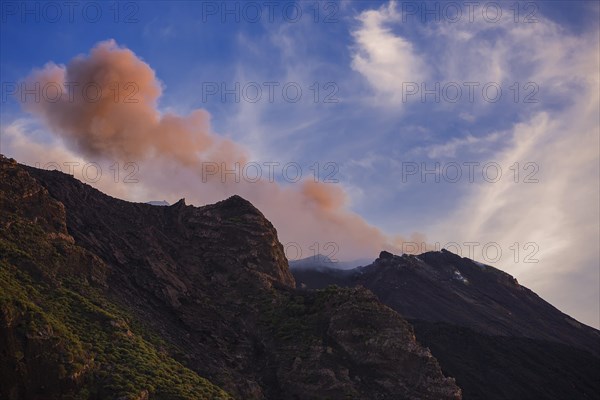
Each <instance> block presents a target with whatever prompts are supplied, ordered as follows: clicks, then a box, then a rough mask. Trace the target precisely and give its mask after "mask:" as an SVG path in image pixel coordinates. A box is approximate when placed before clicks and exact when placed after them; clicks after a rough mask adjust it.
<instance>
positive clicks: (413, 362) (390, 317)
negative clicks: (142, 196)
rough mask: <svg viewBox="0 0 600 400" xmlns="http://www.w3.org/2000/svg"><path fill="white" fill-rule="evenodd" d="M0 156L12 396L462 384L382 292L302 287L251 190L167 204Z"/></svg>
mask: <svg viewBox="0 0 600 400" xmlns="http://www.w3.org/2000/svg"><path fill="white" fill-rule="evenodd" d="M0 167H1V168H0V178H1V179H0V182H1V183H0V189H1V192H0V199H2V203H1V204H0V208H1V209H2V216H3V217H2V219H0V223H1V224H2V225H1V226H0V228H1V231H0V245H1V246H2V247H1V249H2V254H1V255H0V263H1V264H0V273H2V274H3V278H5V279H4V280H3V281H2V283H1V285H2V286H0V288H1V289H2V291H1V292H0V310H1V311H2V314H1V315H0V316H1V317H2V318H1V319H0V335H1V336H0V337H1V339H0V365H2V367H0V383H1V385H0V398H7V399H17V398H19V399H33V398H36V396H37V397H40V396H43V397H44V398H49V399H58V398H64V397H65V396H67V395H74V396H78V397H81V398H90V399H100V398H121V397H123V398H140V399H141V398H153V397H154V398H169V399H183V398H186V399H188V398H207V399H208V398H211V399H212V398H214V399H217V398H222V399H224V398H229V395H232V396H233V397H234V398H240V399H323V398H331V399H347V398H361V399H363V398H364V399H366V398H369V399H394V400H396V399H431V400H434V399H436V400H437V399H460V398H461V390H460V389H459V388H458V386H457V385H456V384H455V383H454V380H453V379H452V378H447V377H445V376H444V375H443V374H442V372H441V369H440V367H439V365H438V363H437V361H436V359H435V358H433V356H432V355H431V353H430V352H429V351H428V350H427V349H425V348H423V347H421V346H420V345H419V344H418V343H417V341H416V340H415V336H414V332H413V329H412V327H411V326H410V324H408V323H407V322H406V321H405V320H404V319H402V318H401V317H400V316H399V315H398V314H397V313H395V312H394V311H392V310H391V309H389V308H388V307H386V306H384V305H383V304H381V303H380V302H379V301H378V300H377V299H376V298H375V297H374V296H373V295H372V294H371V293H370V292H368V291H365V290H364V289H341V288H328V289H327V290H324V291H317V292H314V291H305V290H297V289H295V285H296V282H295V280H294V278H293V276H292V275H291V273H290V271H289V269H288V264H287V260H286V258H285V256H284V252H283V247H282V245H281V244H280V243H279V241H278V239H277V232H276V230H275V228H274V227H273V226H272V225H271V224H270V222H269V221H267V220H266V219H265V217H264V216H263V215H262V213H260V211H258V210H257V209H256V208H255V207H253V206H252V204H250V203H249V202H247V201H246V200H244V199H242V198H241V197H239V196H233V197H231V198H229V199H227V200H224V201H222V202H219V203H217V204H213V205H208V206H204V207H192V206H187V205H186V204H185V201H183V200H181V201H179V202H177V203H176V204H174V205H172V206H164V207H156V206H152V205H148V204H141V203H140V204H137V203H129V202H125V201H121V200H117V199H114V198H111V197H110V196H106V195H104V194H102V193H100V192H98V191H97V190H95V189H93V188H91V187H90V186H88V185H85V184H82V183H81V182H79V181H77V180H75V179H73V178H72V177H69V176H67V175H65V174H62V173H60V172H54V171H52V172H50V171H42V170H37V169H34V168H29V167H23V166H20V165H19V164H17V163H16V162H14V161H11V160H7V159H6V158H3V157H2V158H0ZM17 228H18V229H17ZM36 249H41V250H36ZM36 313H37V314H36ZM40 321H41V322H40ZM44 321H46V322H44ZM32 324H33V325H35V326H34V327H31V329H30V328H27V327H26V326H29V325H32ZM24 326H25V328H24ZM35 335H37V336H35ZM38 336H41V337H43V338H46V339H47V340H46V339H44V341H43V343H44V345H43V346H41V347H40V346H39V345H37V344H35V343H37V342H35V340H37V339H35V338H37V337H38ZM61 349H63V350H61ZM44 369H48V370H57V371H59V374H58V375H57V376H54V375H52V374H50V375H48V374H46V375H43V376H45V377H46V378H44V379H46V380H45V381H43V382H42V381H37V380H36V378H34V376H37V372H39V371H41V370H44ZM173 376H176V377H178V378H177V379H176V380H173ZM205 378H206V379H205ZM222 389H224V391H223V390H222ZM191 390H193V392H191ZM225 392H227V393H225Z"/></svg>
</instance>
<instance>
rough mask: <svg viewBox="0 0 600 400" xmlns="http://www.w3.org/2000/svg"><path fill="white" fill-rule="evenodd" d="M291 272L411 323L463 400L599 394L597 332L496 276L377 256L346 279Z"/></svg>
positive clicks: (431, 256) (449, 264)
mask: <svg viewBox="0 0 600 400" xmlns="http://www.w3.org/2000/svg"><path fill="white" fill-rule="evenodd" d="M293 273H294V275H295V277H296V281H297V284H298V285H299V286H300V285H304V286H305V287H308V288H319V287H325V286H327V285H328V284H336V285H340V286H347V287H353V286H362V287H365V288H367V289H370V290H371V291H372V292H373V293H375V294H376V295H377V296H378V298H379V299H380V300H381V301H382V302H383V303H384V304H386V305H388V306H390V307H391V308H393V309H394V310H396V311H397V312H398V313H399V314H400V315H402V316H403V317H405V318H406V319H407V320H409V322H411V324H412V325H413V326H414V327H415V332H416V335H417V339H418V340H419V342H421V343H423V344H425V345H426V346H428V347H429V348H430V349H431V350H432V353H433V355H434V356H435V357H436V358H437V359H438V360H439V361H440V364H441V366H442V369H443V370H444V372H445V373H447V374H450V375H451V376H454V377H456V379H457V383H458V384H459V386H460V387H461V388H463V389H464V392H463V396H464V398H465V399H515V398H518V399H537V398H540V399H542V398H543V399H562V398H573V399H575V398H577V399H588V398H594V396H596V394H595V393H598V392H600V379H598V377H599V376H600V358H598V357H599V354H600V351H599V345H600V332H599V331H597V330H595V329H593V328H590V327H588V326H585V325H583V324H581V323H579V322H577V321H575V320H574V319H572V318H571V317H569V316H567V315H566V314H563V313H561V312H560V311H558V310H557V309H556V308H554V307H552V306H551V305H550V304H548V303H547V302H545V301H544V300H542V299H541V298H540V297H539V296H537V295H536V294H535V293H533V292H532V291H531V290H529V289H527V288H525V287H523V286H521V285H519V283H518V282H517V281H516V279H514V278H513V277H512V276H510V275H508V274H506V273H504V272H502V271H500V270H498V269H495V268H493V267H490V266H487V265H483V264H479V263H476V262H474V261H472V260H469V259H467V258H461V257H459V256H457V255H455V254H452V253H450V252H448V251H446V250H443V251H441V252H429V253H425V254H421V255H419V256H408V255H405V256H395V255H392V254H390V253H387V252H382V253H381V255H380V257H379V258H378V259H377V260H375V261H374V262H373V263H372V264H370V265H368V266H365V267H359V268H356V269H354V270H352V271H337V270H335V269H332V268H325V267H322V266H315V268H313V269H309V268H306V267H305V268H303V269H298V270H296V269H294V270H293ZM567 369H568V371H567Z"/></svg>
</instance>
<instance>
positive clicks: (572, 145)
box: [0, 1, 600, 327]
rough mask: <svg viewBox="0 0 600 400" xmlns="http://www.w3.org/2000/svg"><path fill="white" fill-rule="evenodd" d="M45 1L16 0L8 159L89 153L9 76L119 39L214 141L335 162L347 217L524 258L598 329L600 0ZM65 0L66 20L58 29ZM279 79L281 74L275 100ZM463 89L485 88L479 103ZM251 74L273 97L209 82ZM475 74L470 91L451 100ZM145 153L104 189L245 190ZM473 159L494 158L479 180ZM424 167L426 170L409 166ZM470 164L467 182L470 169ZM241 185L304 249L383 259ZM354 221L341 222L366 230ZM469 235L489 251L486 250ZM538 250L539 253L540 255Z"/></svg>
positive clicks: (520, 267)
mask: <svg viewBox="0 0 600 400" xmlns="http://www.w3.org/2000/svg"><path fill="white" fill-rule="evenodd" d="M47 4H48V3H46V2H29V3H27V7H28V10H30V11H31V12H29V13H26V12H24V9H23V7H24V6H23V3H22V2H10V1H9V2H3V3H2V20H1V21H2V23H1V27H0V32H1V38H0V47H1V55H0V68H1V70H0V72H1V80H2V84H3V87H2V91H3V92H2V95H3V97H2V104H1V106H2V110H1V111H0V117H1V121H0V122H1V124H0V125H1V127H2V137H1V139H0V145H1V147H2V149H1V151H2V153H5V154H7V155H9V156H13V157H15V158H17V159H19V160H20V161H22V162H25V163H30V164H35V162H40V163H41V164H44V163H45V162H49V161H56V160H54V159H48V158H43V157H41V156H40V154H43V152H36V151H34V150H33V149H34V148H35V149H50V150H48V151H47V153H46V154H47V157H50V156H49V155H50V154H51V155H52V157H59V158H60V157H67V158H69V157H72V158H77V159H79V157H81V158H82V159H83V160H87V161H90V160H91V159H90V155H89V154H84V152H82V151H81V149H80V148H78V147H77V146H76V145H74V144H73V143H69V142H68V141H67V140H65V137H64V136H61V132H57V131H56V127H54V128H53V127H52V126H49V125H48V123H47V121H44V118H43V117H42V118H41V117H40V115H36V114H35V112H34V113H29V112H27V111H26V107H23V105H22V104H20V102H19V101H18V99H15V97H14V96H9V95H8V94H7V91H8V86H6V85H7V84H9V83H14V82H19V81H20V80H23V79H24V78H26V77H27V76H29V75H30V74H31V72H32V70H33V69H35V68H43V67H44V66H45V65H46V63H48V62H53V63H55V64H58V65H59V66H60V65H64V64H67V65H68V63H69V62H70V60H72V59H73V57H75V56H77V55H80V54H83V55H87V54H89V53H90V51H91V50H92V49H93V48H94V47H95V46H97V44H98V43H100V42H103V41H106V40H109V39H113V40H114V41H115V42H116V45H117V46H120V47H122V48H127V49H129V50H131V51H132V52H133V53H135V55H136V56H137V57H138V58H139V59H141V60H143V61H144V62H145V63H147V64H148V65H149V67H150V68H151V69H152V70H154V72H155V74H156V78H157V79H158V80H159V81H160V84H161V86H162V95H161V96H160V97H159V99H158V106H157V108H158V111H159V112H161V113H168V112H171V113H175V114H178V115H182V116H185V115H188V114H189V113H191V112H192V111H193V110H196V109H204V110H206V111H207V112H208V113H209V114H210V125H211V130H212V131H213V132H214V134H215V135H217V136H218V137H220V138H229V139H231V140H232V141H233V142H235V143H236V144H237V145H239V146H240V147H243V148H244V149H245V150H244V151H245V152H246V153H247V154H248V155H249V158H250V159H251V160H255V161H257V162H260V163H263V162H270V161H273V162H280V163H282V164H286V163H289V162H296V163H298V164H300V165H302V166H303V171H304V174H309V169H308V168H309V166H311V165H313V164H314V163H315V162H317V163H319V165H320V166H321V167H323V166H325V165H326V164H327V163H334V165H335V169H334V172H335V178H336V179H338V180H339V183H337V184H333V185H334V186H335V187H336V188H338V189H339V190H341V191H342V192H343V193H344V197H345V199H346V203H344V205H343V208H344V213H345V214H344V215H343V216H342V215H337V216H336V217H335V218H338V217H339V218H341V219H344V218H347V219H348V218H349V220H352V221H354V218H355V217H354V215H356V216H359V217H360V218H362V219H363V220H364V224H366V225H368V226H369V227H374V228H375V229H377V230H379V231H381V232H382V234H383V235H385V236H387V237H390V238H393V237H395V236H396V235H402V236H404V237H409V236H410V235H413V234H415V233H416V234H418V235H417V236H418V237H421V236H419V235H422V236H423V237H425V239H423V240H424V241H426V242H427V243H428V244H432V243H440V244H447V243H449V242H456V243H458V244H459V245H460V247H461V249H462V252H463V255H464V256H472V257H473V258H475V259H478V260H479V261H482V262H487V263H489V264H491V265H494V266H496V267H499V268H502V269H504V270H506V271H508V272H509V273H511V274H513V275H514V276H515V277H517V278H518V279H519V281H520V282H521V283H523V284H525V285H527V286H529V287H531V288H532V289H533V290H535V291H536V292H538V293H539V294H540V295H542V296H543V297H544V298H547V299H548V300H550V301H551V302H552V303H553V304H554V305H556V306H558V307H559V308H560V309H561V310H564V311H565V312H567V313H569V314H571V315H573V316H575V317H576V318H578V319H580V320H582V321H584V322H586V323H588V324H591V325H594V326H596V327H597V326H598V325H599V323H600V321H599V318H600V317H599V313H600V310H599V308H598V303H599V301H600V298H599V293H598V291H599V289H598V287H599V286H600V281H599V276H598V274H599V272H598V269H599V266H598V262H599V254H598V246H597V242H598V239H599V237H598V235H599V233H598V223H599V220H598V218H599V211H598V202H599V201H600V199H599V198H598V196H599V191H598V153H599V150H598V135H599V133H598V112H599V111H598V94H597V92H598V89H599V87H598V51H599V50H598V34H599V27H598V20H599V10H600V7H599V6H598V3H597V2H593V1H568V2H566V1H564V2H563V1H539V2H520V3H517V4H518V8H517V9H518V11H519V14H518V17H516V16H515V3H513V2H499V3H493V2H481V6H480V7H479V8H477V9H475V11H474V14H473V21H472V22H470V21H469V20H468V18H469V15H468V8H467V6H466V3H465V2H455V3H454V4H456V5H458V7H460V9H461V12H462V17H461V18H460V20H459V21H457V22H454V23H453V22H452V21H451V19H453V18H454V16H455V14H453V12H454V10H453V9H445V7H447V4H448V3H445V2H428V3H427V7H428V8H429V9H436V7H438V9H439V10H440V12H441V13H442V14H440V15H441V16H440V17H439V18H437V19H436V18H435V17H433V16H432V14H428V15H426V16H425V18H424V20H423V18H422V15H421V14H419V12H420V11H421V10H420V9H416V13H415V7H417V8H418V7H423V5H422V4H423V3H422V2H387V1H363V2H360V1H336V2H325V1H322V2H317V3H315V2H297V3H294V2H278V3H277V4H276V5H275V6H274V9H273V19H272V20H270V18H269V16H270V13H269V9H268V8H267V6H265V4H264V2H256V3H252V5H251V6H247V5H246V4H247V3H243V2H234V1H228V2H220V1H217V2H213V1H210V2H206V1H193V2H192V1H175V2H162V1H147V2H135V3H133V2H120V3H116V5H117V6H116V9H115V3H113V2H81V3H79V5H78V6H77V7H76V8H75V9H74V11H73V21H69V9H67V8H66V6H64V5H62V3H60V2H59V3H57V4H58V5H59V8H53V7H55V6H48V5H47ZM255 5H258V6H260V8H261V11H262V13H261V15H260V17H258V16H256V15H255V13H254V11H255V10H256V8H255V7H254V6H255ZM483 7H488V8H486V10H487V12H483V11H482V9H483ZM84 9H85V10H86V12H85V13H84V12H83V10H84ZM298 9H301V10H302V15H301V16H300V17H297V16H296V14H295V12H296V11H297V10H298ZM497 9H499V10H501V12H502V16H501V17H500V18H499V19H496V17H495V15H496V14H495V13H496V10H497ZM56 10H60V12H61V14H62V16H61V17H60V18H59V20H58V21H56V22H53V21H52V20H53V19H54V18H55V11H56ZM98 10H100V15H99V16H98V18H97V19H98V21H96V22H94V21H93V20H94V19H95V18H96V11H98ZM116 10H117V11H118V14H116V15H115V11H116ZM227 10H230V11H231V12H229V13H226V12H224V11H227ZM284 10H285V11H284ZM317 10H318V11H317ZM443 10H446V11H443ZM286 12H287V14H286ZM443 12H447V13H448V14H443ZM316 15H318V20H317V21H315V18H316ZM327 16H329V19H327ZM36 18H37V19H38V20H39V21H36ZM515 18H517V19H516V21H515ZM236 19H239V20H236ZM254 20H256V21H254ZM265 82H275V83H276V84H277V85H278V86H276V87H275V90H274V98H273V101H272V102H270V101H268V86H265V84H264V83H265ZM437 82H439V84H440V90H437V93H438V94H439V96H440V100H439V101H436V99H435V95H434V94H429V95H427V96H426V97H425V98H424V99H422V98H421V90H422V89H423V86H422V85H425V88H426V89H429V90H432V89H435V88H436V86H435V85H436V83H437ZM465 82H471V83H472V84H473V85H477V86H474V87H476V89H474V98H473V101H470V100H469V99H468V95H467V90H468V86H466V85H465ZM236 83H238V84H239V85H240V90H241V92H243V89H244V88H246V89H248V90H249V92H248V93H249V96H250V97H252V96H253V94H254V93H255V92H253V91H252V90H254V88H255V86H253V85H255V84H258V86H260V88H261V90H262V97H261V99H260V100H258V101H257V102H254V103H253V102H250V101H248V100H247V99H246V98H244V97H243V96H242V93H241V92H240V97H242V98H241V99H240V101H239V102H236V101H234V96H233V95H227V96H226V97H225V101H223V100H222V98H221V96H220V93H217V94H214V95H213V94H208V93H207V92H206V91H207V90H208V88H209V87H210V88H214V87H215V86H214V85H215V84H216V85H217V87H219V90H220V85H221V84H224V85H225V87H227V88H229V89H231V88H234V87H235V85H236ZM515 83H516V84H515ZM315 84H316V86H314V85H315ZM285 85H288V86H290V85H292V86H293V87H292V89H294V87H300V88H301V89H302V97H301V99H300V100H299V101H297V102H292V101H290V100H289V99H286V98H285V94H284V93H283V92H282V88H283V87H284V86H285ZM485 85H488V87H490V86H491V89H490V90H491V92H487V93H488V94H489V93H492V96H493V92H494V90H495V88H496V87H499V88H500V89H501V90H502V96H501V97H500V99H499V100H498V101H494V102H492V101H490V98H488V99H486V98H484V97H483V94H482V91H481V88H482V87H484V86H485ZM457 86H458V87H460V88H461V90H462V96H461V97H460V98H459V99H458V100H457V101H456V102H453V101H452V98H453V96H454V93H455V92H454V91H455V90H456V87H457ZM316 88H318V98H317V101H316V102H315V95H316ZM415 88H417V89H418V90H419V92H418V93H416V94H412V95H408V94H407V93H406V92H407V91H409V90H414V89H415ZM444 88H445V89H444ZM517 89H518V93H517ZM444 90H447V91H446V92H444ZM434 91H436V90H434ZM288 93H290V92H288ZM292 93H293V91H292ZM403 94H404V96H405V97H403ZM328 95H330V96H329V97H327V96H328ZM325 99H329V100H334V102H326V101H325ZM34 144H35V146H37V147H35V146H34ZM59 154H62V156H59ZM58 161H59V163H62V162H64V160H63V159H59V160H58ZM94 161H95V160H94ZM145 162H146V163H147V164H148V165H145V168H143V167H140V171H142V173H143V171H144V170H145V171H147V172H146V175H144V176H145V177H146V178H147V181H142V182H141V184H140V185H137V186H135V187H133V188H132V187H131V186H130V187H127V188H123V187H122V186H123V185H121V186H119V187H113V186H110V185H109V183H110V182H99V183H98V184H97V185H96V186H97V187H99V188H100V189H102V190H105V191H108V192H109V193H112V194H114V195H118V196H120V197H123V198H127V199H130V200H133V201H145V200H157V199H163V198H165V199H167V200H168V201H176V200H177V199H178V198H180V197H184V196H183V194H186V196H185V197H186V198H187V199H190V200H188V201H190V202H192V203H194V204H203V203H204V202H208V201H213V200H216V199H218V198H219V197H223V196H224V195H226V194H233V193H232V192H235V191H236V189H235V187H234V188H233V189H232V188H230V187H227V188H224V189H214V188H213V189H211V190H212V191H210V194H206V193H204V192H201V191H200V192H191V189H189V186H193V185H189V181H188V185H181V186H177V185H176V184H175V183H168V184H167V183H165V180H166V178H165V180H161V179H159V178H156V177H155V176H158V175H160V174H161V173H162V174H165V175H166V173H165V172H164V171H165V170H167V169H168V168H167V167H165V166H163V169H162V170H161V172H157V171H156V170H155V169H153V168H156V166H154V167H153V166H151V165H149V162H150V161H149V160H148V159H147V160H145ZM464 163H479V164H478V165H477V166H474V168H475V169H474V173H475V181H474V182H469V180H468V178H467V175H466V174H467V171H468V170H467V167H466V166H465V164H464ZM515 163H518V164H515ZM486 164H487V165H488V166H491V168H492V169H491V170H490V169H488V170H487V171H488V175H486V177H488V178H489V175H492V178H493V175H494V174H493V172H494V168H495V166H499V167H500V168H501V169H502V173H503V174H502V177H501V179H499V180H498V181H497V182H487V181H485V180H484V179H482V170H481V166H483V165H486ZM415 165H416V166H417V168H418V171H417V173H416V174H414V175H407V173H408V172H410V168H413V167H414V166H415ZM436 165H439V171H438V172H437V173H434V174H430V175H427V176H425V178H427V180H426V182H422V179H421V177H420V172H421V170H422V169H423V168H429V169H435V168H436ZM456 165H459V166H461V167H462V173H463V175H462V176H461V177H460V178H459V179H457V180H456V182H453V181H452V180H453V177H454V172H453V171H454V170H453V168H455V166H456ZM516 171H518V172H519V174H518V176H516V175H515V174H516ZM150 172H152V173H154V175H153V177H150V176H151V173H150ZM325 172H328V171H321V173H322V174H323V173H325ZM180 173H181V172H180ZM181 174H182V175H185V174H184V173H181ZM436 175H437V177H438V178H439V182H436V181H435V177H436ZM185 176H187V179H191V180H193V179H196V178H193V176H192V177H190V175H185ZM528 176H529V181H527V182H525V181H524V180H526V179H527V177H528ZM320 178H321V179H322V178H323V176H322V175H321V176H320ZM536 179H537V182H535V181H534V180H536ZM278 180H279V183H280V185H281V186H282V187H288V186H293V184H291V183H290V182H287V181H286V180H285V179H282V177H281V176H278ZM515 181H517V182H515ZM145 182H148V183H147V184H146V185H145ZM240 190H242V189H240ZM244 190H246V189H244ZM277 190H279V189H277ZM336 190H337V189H336ZM186 191H187V192H186ZM182 192H183V193H182ZM188 192H189V193H188ZM206 192H209V191H208V190H207V191H206ZM243 193H248V194H247V196H248V197H251V198H250V200H252V201H253V202H255V203H256V204H258V205H259V207H260V208H261V209H262V210H263V212H265V214H266V215H267V216H268V217H269V218H270V219H272V220H273V221H274V223H275V225H276V227H277V228H278V230H279V232H280V236H281V237H282V242H292V241H293V242H298V243H302V247H303V248H304V250H305V252H304V255H308V254H310V252H311V251H312V250H310V249H308V247H309V244H308V243H310V242H311V241H313V240H314V241H316V242H318V243H320V247H323V245H324V243H329V242H335V243H336V244H338V246H339V249H340V251H339V256H340V258H343V259H350V258H363V257H372V256H374V254H372V252H369V251H366V250H360V251H359V250H356V251H354V250H355V249H362V248H361V247H360V246H359V245H358V244H357V243H355V242H353V240H357V239H356V238H357V237H360V235H361V233H357V234H356V235H354V236H348V237H346V236H344V235H342V234H341V233H340V235H339V236H338V235H336V234H335V230H334V229H333V227H334V226H335V224H333V223H332V224H333V225H332V224H329V225H327V224H324V225H323V226H321V225H317V226H313V229H312V230H311V228H310V227H305V226H301V227H299V226H300V225H302V224H300V223H297V221H296V220H298V219H303V218H304V217H303V214H302V210H304V211H306V210H305V209H304V208H301V209H298V210H296V209H294V207H295V206H293V205H289V204H288V205H286V204H280V203H281V202H279V203H277V204H278V205H275V204H276V203H275V201H273V202H269V201H268V200H266V199H263V198H262V197H260V195H259V194H256V196H257V197H256V198H252V196H253V194H252V193H253V192H252V190H247V191H246V192H243ZM148 197H151V198H148ZM261 205H262V207H261ZM278 207H281V210H279V208H278ZM286 207H287V208H286ZM298 207H304V206H298ZM286 211H287V212H288V214H291V215H292V216H293V217H294V218H296V220H294V219H291V218H289V217H286V216H283V214H284V213H285V212H286ZM335 212H337V210H336V211H335ZM311 218H312V217H311ZM314 218H315V221H321V220H323V218H319V217H318V216H316V217H314ZM306 219H307V221H308V220H311V219H310V218H308V217H307V218H306ZM334 221H337V219H334ZM336 223H337V222H336ZM345 223H346V222H344V223H340V224H341V225H339V226H355V225H354V222H347V223H348V224H349V225H344V224H345ZM360 224H363V222H360ZM361 226H363V225H361ZM324 232H327V233H324ZM362 235H365V236H369V234H368V233H362ZM392 241H393V240H392ZM471 242H478V243H479V245H478V246H477V250H476V251H475V252H474V253H473V254H468V253H467V249H468V245H465V243H471ZM305 243H306V244H305ZM489 243H495V245H494V246H492V249H495V248H496V247H495V246H496V245H497V246H498V247H499V248H500V249H501V250H502V253H503V254H502V257H501V258H499V259H498V260H496V259H495V258H494V257H491V256H489V254H486V253H482V248H484V247H485V246H486V244H489ZM515 243H516V244H517V246H516V247H515ZM489 248H490V246H488V247H486V249H489ZM517 249H518V250H517ZM527 255H532V256H531V257H530V259H529V261H530V260H531V259H534V260H538V262H535V263H532V262H526V261H527V260H526V257H527Z"/></svg>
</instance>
